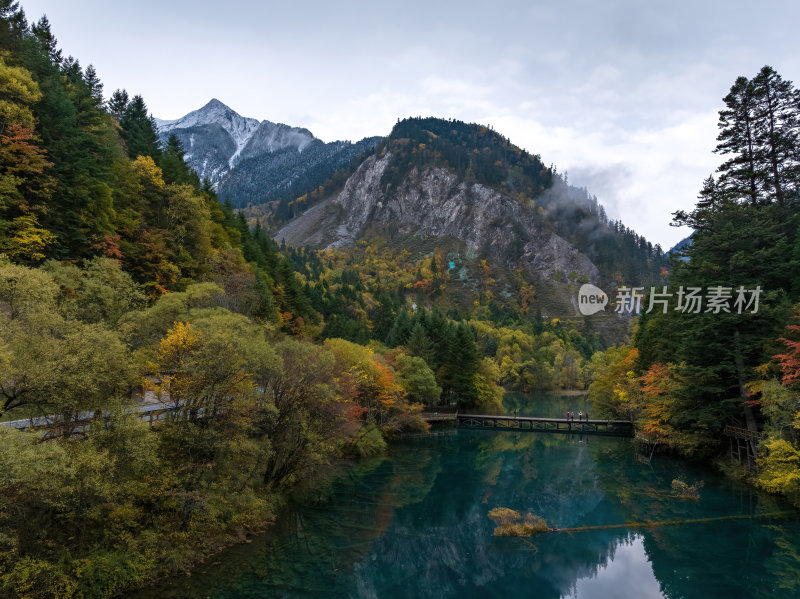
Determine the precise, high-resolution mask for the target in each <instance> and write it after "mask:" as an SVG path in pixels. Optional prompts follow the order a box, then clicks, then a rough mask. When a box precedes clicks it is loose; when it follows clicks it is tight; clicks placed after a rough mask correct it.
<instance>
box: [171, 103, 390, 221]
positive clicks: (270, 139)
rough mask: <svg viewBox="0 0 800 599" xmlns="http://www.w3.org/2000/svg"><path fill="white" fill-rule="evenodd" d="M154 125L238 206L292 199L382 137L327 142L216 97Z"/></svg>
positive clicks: (187, 160)
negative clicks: (249, 114)
mask: <svg viewBox="0 0 800 599" xmlns="http://www.w3.org/2000/svg"><path fill="white" fill-rule="evenodd" d="M156 125H157V126H158V132H159V139H160V140H161V142H162V143H166V141H167V139H168V138H169V136H170V135H175V136H176V137H177V138H178V139H179V140H180V142H181V144H182V145H183V149H184V151H185V152H186V155H185V157H184V158H185V160H186V163H187V164H188V165H189V166H190V167H191V168H192V169H193V170H194V171H195V172H196V173H197V175H198V176H199V177H200V179H201V180H202V179H208V180H209V181H210V182H211V184H212V185H213V186H214V187H215V188H216V189H217V191H218V192H219V194H220V197H222V198H224V199H228V200H230V201H231V203H232V204H233V206H234V207H235V208H241V207H244V206H247V205H248V204H250V205H259V204H263V203H267V202H271V201H274V200H281V199H289V200H293V199H294V198H296V197H298V196H300V195H302V194H303V193H306V192H308V191H309V190H311V189H314V188H316V187H317V186H318V185H321V184H323V183H324V182H325V181H326V180H327V179H328V178H329V177H331V176H332V175H333V174H334V173H335V172H336V170H337V169H340V168H342V167H344V166H347V165H349V164H350V163H351V162H352V161H353V160H354V159H355V158H356V156H358V155H359V154H360V153H361V152H365V151H368V150H371V149H372V148H373V147H374V146H375V144H376V143H377V142H378V138H367V139H363V140H361V141H359V142H356V143H350V142H348V141H334V142H329V143H325V142H323V141H321V140H319V139H317V138H316V137H314V135H313V134H312V133H311V132H310V131H309V130H308V129H304V128H302V127H291V126H289V125H284V124H282V123H272V122H270V121H261V122H259V121H257V120H256V119H251V118H247V117H243V116H241V115H240V114H238V113H237V112H236V111H234V110H233V109H231V108H230V107H228V106H226V105H225V104H223V103H222V102H220V101H219V100H216V99H214V100H211V101H210V102H209V103H208V104H206V105H205V106H203V107H202V108H200V109H198V110H195V111H192V112H190V113H189V114H187V115H186V116H183V117H181V118H179V119H176V120H171V121H164V120H159V119H156Z"/></svg>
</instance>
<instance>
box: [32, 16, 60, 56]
mask: <svg viewBox="0 0 800 599" xmlns="http://www.w3.org/2000/svg"><path fill="white" fill-rule="evenodd" d="M31 33H33V35H34V37H35V38H36V39H37V40H38V41H39V43H40V44H41V46H42V49H43V50H44V52H45V53H46V54H47V57H48V58H49V59H50V62H51V63H52V64H54V65H56V66H59V65H61V61H62V59H63V57H62V56H61V50H59V49H58V40H57V39H56V37H55V36H54V35H53V32H52V31H51V30H50V21H49V20H48V18H47V15H42V18H41V19H39V20H38V21H37V22H36V23H35V24H34V25H32V26H31Z"/></svg>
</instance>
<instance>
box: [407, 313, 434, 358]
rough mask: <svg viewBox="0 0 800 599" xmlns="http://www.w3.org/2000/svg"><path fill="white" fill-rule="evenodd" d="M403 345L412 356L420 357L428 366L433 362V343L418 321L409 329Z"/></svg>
mask: <svg viewBox="0 0 800 599" xmlns="http://www.w3.org/2000/svg"><path fill="white" fill-rule="evenodd" d="M405 347H406V349H407V350H408V351H409V353H410V354H411V355H412V356H416V357H418V358H422V359H423V360H425V362H427V364H428V365H429V366H430V365H431V364H433V343H432V342H431V340H430V338H429V337H428V335H427V334H426V333H425V329H424V328H423V326H422V325H421V324H420V323H417V324H415V325H414V327H413V328H412V329H411V333H410V334H409V336H408V340H407V341H406V343H405Z"/></svg>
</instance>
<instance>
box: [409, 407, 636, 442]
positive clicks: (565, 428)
mask: <svg viewBox="0 0 800 599" xmlns="http://www.w3.org/2000/svg"><path fill="white" fill-rule="evenodd" d="M422 416H423V418H425V420H427V421H428V422H443V421H452V422H456V423H458V425H459V426H464V427H470V428H493V429H504V430H526V431H543V432H554V433H555V432H557V433H587V434H592V435H607V436H610V437H633V433H634V431H633V423H631V422H629V421H627V420H568V419H566V418H540V417H535V416H497V415H492V414H462V413H459V412H439V411H427V412H423V414H422Z"/></svg>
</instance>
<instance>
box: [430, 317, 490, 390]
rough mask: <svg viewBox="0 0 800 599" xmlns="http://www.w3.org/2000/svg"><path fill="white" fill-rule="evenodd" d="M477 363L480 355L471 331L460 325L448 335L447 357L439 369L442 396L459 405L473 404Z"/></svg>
mask: <svg viewBox="0 0 800 599" xmlns="http://www.w3.org/2000/svg"><path fill="white" fill-rule="evenodd" d="M479 362H480V355H479V354H478V346H477V345H476V344H475V337H474V336H473V333H472V329H471V328H470V327H469V325H467V324H465V323H461V324H459V325H458V326H457V327H455V329H453V330H452V332H451V334H450V339H449V342H448V344H447V355H446V358H445V360H444V364H443V365H442V367H441V368H440V371H441V373H440V379H441V380H440V383H439V384H440V385H441V386H442V389H443V391H444V396H445V397H448V398H449V399H450V400H451V401H456V402H458V403H459V404H464V405H472V404H474V403H475V401H476V399H477V391H476V389H475V382H474V377H475V374H476V373H477V372H478V365H479Z"/></svg>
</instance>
